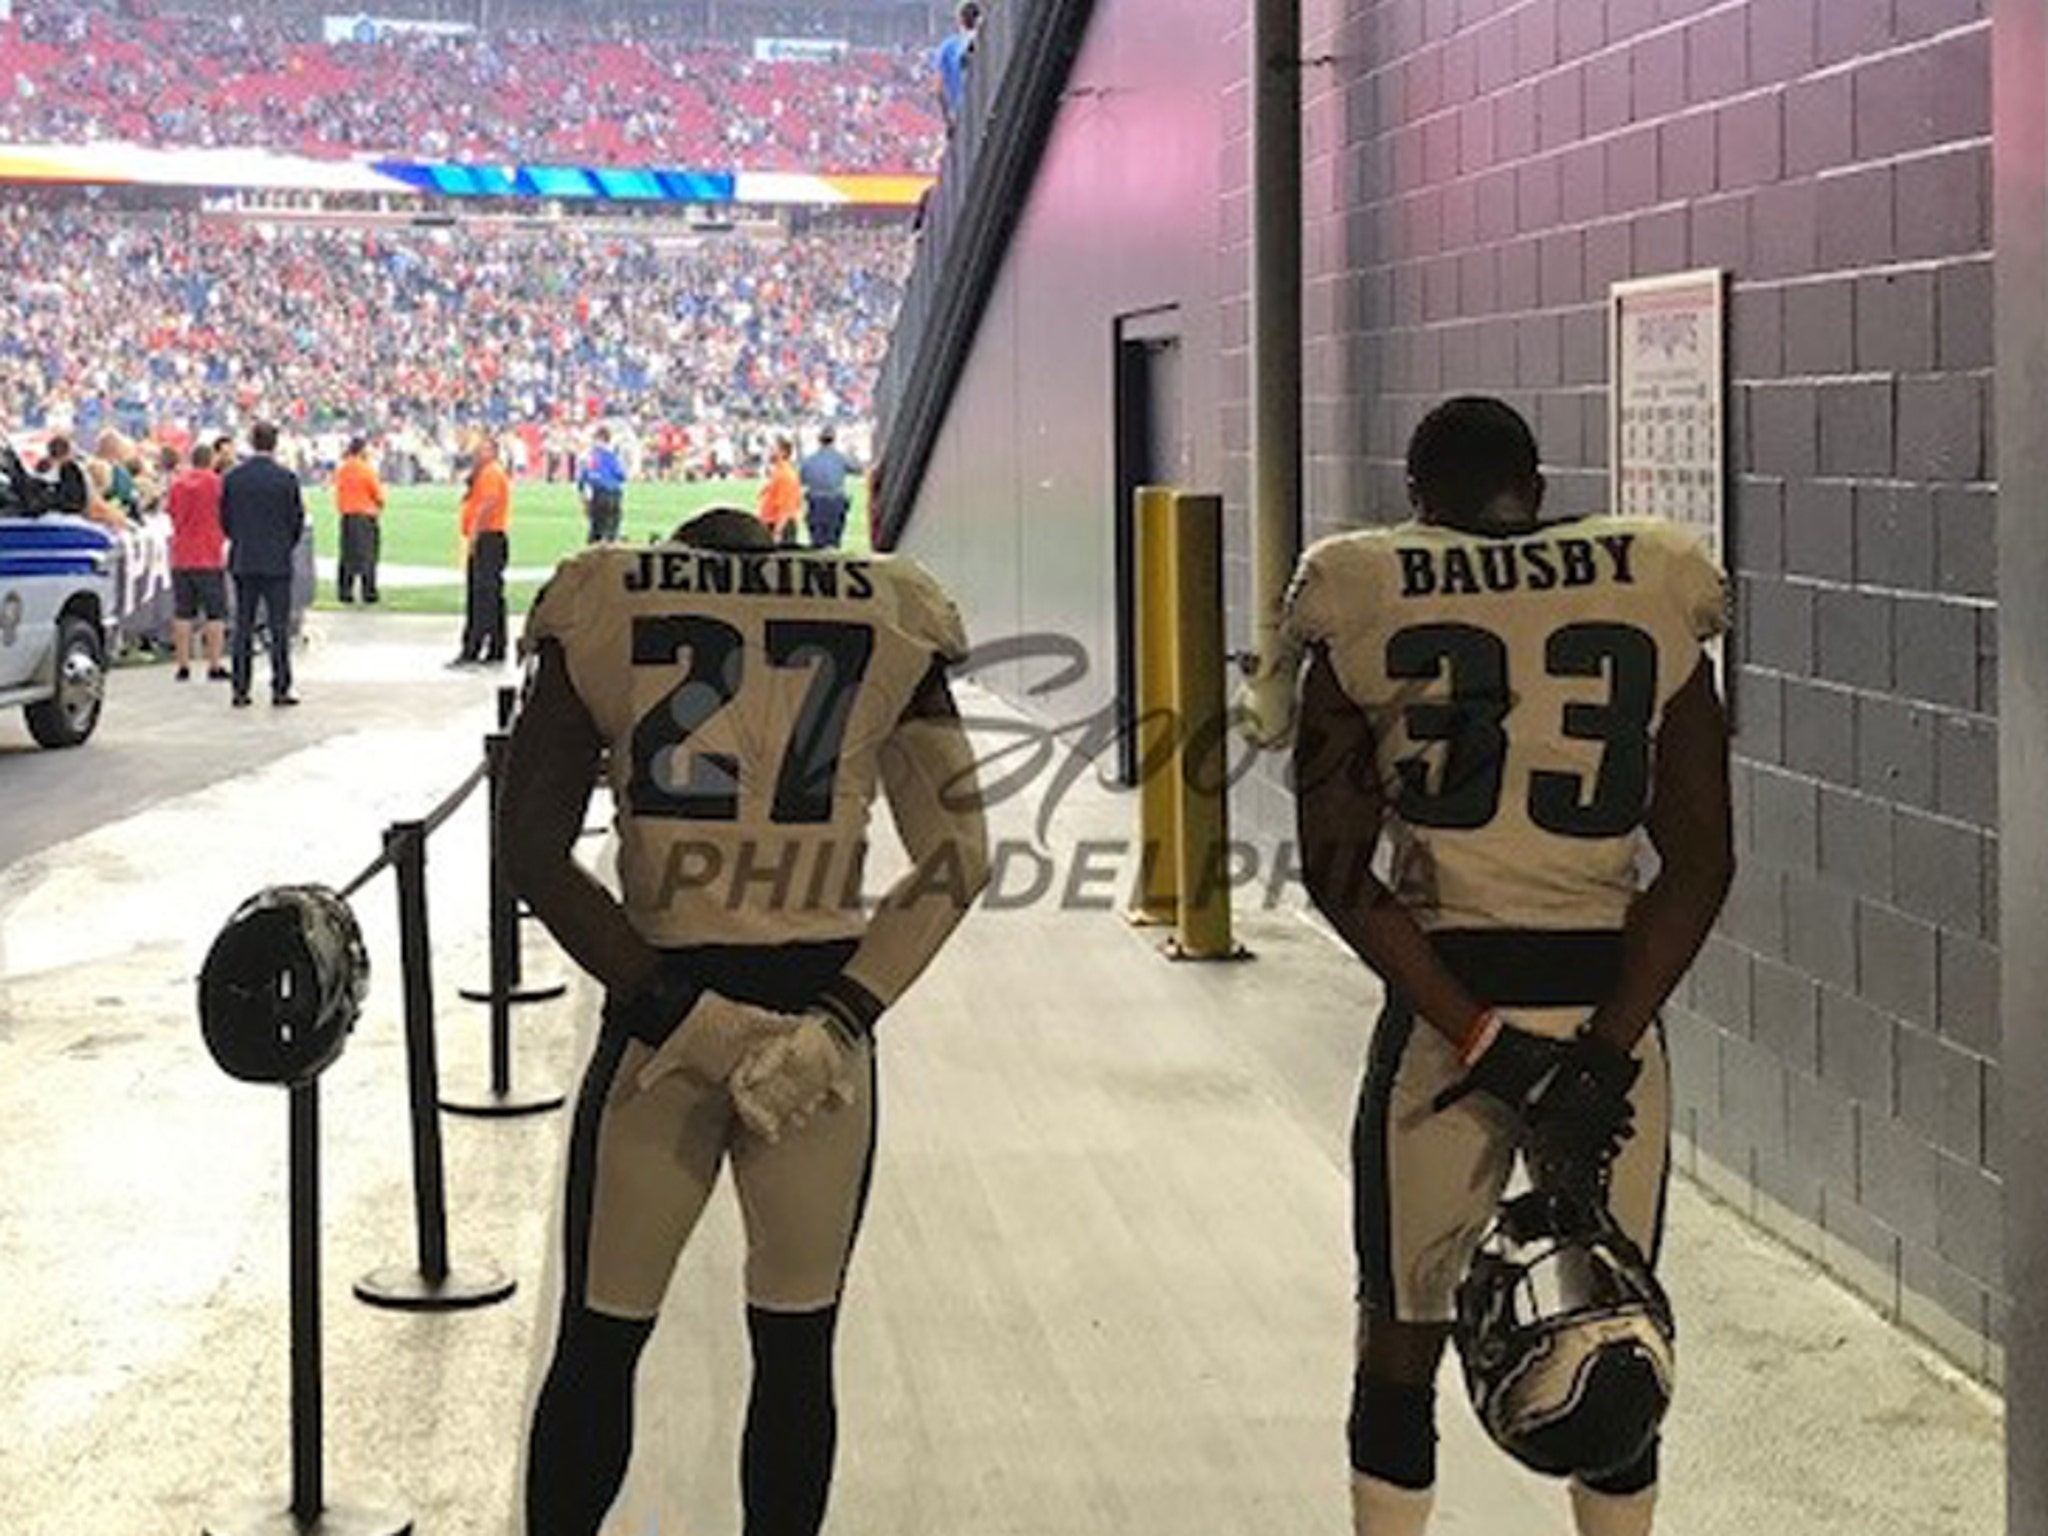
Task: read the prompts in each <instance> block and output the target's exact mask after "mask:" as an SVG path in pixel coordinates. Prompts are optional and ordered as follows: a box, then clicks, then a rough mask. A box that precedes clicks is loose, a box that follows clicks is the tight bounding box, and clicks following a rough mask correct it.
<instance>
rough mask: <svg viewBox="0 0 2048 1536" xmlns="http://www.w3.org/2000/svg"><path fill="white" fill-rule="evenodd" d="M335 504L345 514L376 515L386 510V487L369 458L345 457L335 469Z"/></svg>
mask: <svg viewBox="0 0 2048 1536" xmlns="http://www.w3.org/2000/svg"><path fill="white" fill-rule="evenodd" d="M334 505H335V507H336V508H337V509H338V510H339V511H340V512H341V513H342V514H343V515H344V516H348V515H350V514H353V513H361V514H363V515H364V516H366V517H375V516H376V515H377V514H378V513H379V512H381V511H383V510H384V487H383V486H382V485H380V484H378V482H377V471H376V470H374V469H372V468H370V464H369V461H368V460H367V459H343V460H342V461H341V463H340V464H339V465H338V466H336V468H335V471H334Z"/></svg>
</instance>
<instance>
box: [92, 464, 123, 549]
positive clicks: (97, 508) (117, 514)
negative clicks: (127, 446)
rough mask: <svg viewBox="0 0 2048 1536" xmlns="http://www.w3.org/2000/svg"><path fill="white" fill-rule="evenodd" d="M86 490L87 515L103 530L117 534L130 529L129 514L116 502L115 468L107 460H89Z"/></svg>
mask: <svg viewBox="0 0 2048 1536" xmlns="http://www.w3.org/2000/svg"><path fill="white" fill-rule="evenodd" d="M85 490H86V502H85V515H86V516H87V517H89V518H91V519H92V520H93V521H94V522H96V523H98V524H99V525H100V526H101V527H102V528H106V529H110V530H112V531H113V532H115V533H121V532H125V531H126V530H127V527H128V514H127V512H126V511H125V510H124V509H123V508H122V506H121V504H120V503H119V502H117V501H115V500H114V466H113V465H111V464H109V463H108V462H107V461H106V460H105V459H99V458H93V459H87V460H86V461H85Z"/></svg>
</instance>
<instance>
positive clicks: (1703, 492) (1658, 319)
mask: <svg viewBox="0 0 2048 1536" xmlns="http://www.w3.org/2000/svg"><path fill="white" fill-rule="evenodd" d="M1725 291H1726V281H1725V278H1724V277H1723V274H1722V273H1720V272H1719V271H1700V272H1681V273H1677V274H1675V275H1673V276H1670V277H1652V278H1643V279H1639V280H1637V281H1634V282H1626V283H1616V284H1615V285H1614V286H1613V288H1612V289H1611V290H1610V291H1609V297H1608V334H1609V341H1610V346H1611V350H1612V357H1611V362H1612V363H1613V370H1612V373H1611V375H1610V377H1611V378H1612V379H1613V381H1614V382H1613V388H1612V391H1611V393H1610V396H1609V403H1608V419H1609V425H1608V430H1609V437H1610V445H1609V446H1610V450H1611V451H1610V453H1609V455H1608V465H1609V469H1608V474H1609V476H1610V479H1611V482H1612V497H1611V506H1612V510H1613V511H1615V512H1617V513H1620V514H1622V515H1625V516H1636V515H1642V514H1649V515H1652V516H1656V517H1668V518H1670V519H1671V520H1672V521H1674V522H1680V523H1689V524H1692V525H1693V526H1694V527H1696V528H1698V529H1699V531H1700V533H1701V534H1702V536H1703V537H1705V539H1706V540H1707V545H1708V548H1710V549H1711V550H1712V551H1713V553H1714V558H1715V559H1717V560H1725V558H1726V557H1725V552H1724V549H1723V545H1724V542H1725V539H1724V536H1725V534H1726V531H1727V530H1726V518H1727V470H1728V464H1727V441H1728V437H1727V423H1728V407H1727V387H1726V384H1725V382H1724V380H1725V377H1726V354H1727V341H1726V337H1727V331H1726V328H1725V327H1724V325H1723V323H1722V296H1723V294H1724V293H1725Z"/></svg>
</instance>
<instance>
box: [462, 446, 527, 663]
mask: <svg viewBox="0 0 2048 1536" xmlns="http://www.w3.org/2000/svg"><path fill="white" fill-rule="evenodd" d="M511 526H512V481H511V479H510V478H509V477H508V476H507V475H506V474H505V470H504V467H503V466H502V465H500V464H499V463H498V444H497V440H496V439H494V438H491V437H488V436H486V437H481V438H479V439H477V445H476V467H475V468H474V469H472V470H471V471H470V472H469V489H468V491H467V492H466V493H465V494H464V496H463V498H462V538H463V543H464V545H465V547H466V549H467V551H468V557H467V560H466V562H465V569H466V570H467V572H468V576H469V581H468V589H467V600H466V602H465V603H464V606H463V614H462V650H461V652H460V653H459V654H458V655H457V656H456V658H455V660H454V661H453V662H451V663H450V665H451V666H457V667H473V666H478V665H484V666H493V665H496V664H497V663H499V662H502V661H503V660H504V659H505V564H506V561H507V560H508V559H509V558H510V555H511V549H512V546H511V538H510V529H511Z"/></svg>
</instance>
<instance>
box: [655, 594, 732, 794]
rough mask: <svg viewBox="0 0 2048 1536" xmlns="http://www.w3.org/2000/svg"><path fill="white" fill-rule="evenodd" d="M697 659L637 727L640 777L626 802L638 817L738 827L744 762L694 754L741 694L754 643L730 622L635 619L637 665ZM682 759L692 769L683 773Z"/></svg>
mask: <svg viewBox="0 0 2048 1536" xmlns="http://www.w3.org/2000/svg"><path fill="white" fill-rule="evenodd" d="M686 651H687V652H688V653H689V657H690V670H689V671H688V672H687V673H685V674H684V676H683V680H682V681H681V682H679V683H677V684H676V685H675V687H673V688H671V689H670V690H669V691H668V692H667V693H666V694H665V695H663V697H662V700H661V702H660V703H659V704H657V705H655V706H654V708H653V709H651V710H649V711H648V712H647V713H646V714H645V715H644V716H642V717H641V720H640V723H639V724H638V725H636V726H634V727H633V777H632V780H631V782H630V784H629V785H628V787H627V791H626V799H627V803H628V804H629V805H630V807H631V808H632V811H633V814H634V815H635V816H672V817H677V818H680V819H682V820H685V821H736V820H738V818H739V814H740V765H739V760H738V759H737V758H734V757H730V756H727V755H725V754H722V753H710V752H696V753H693V752H691V751H689V749H688V748H689V740H690V736H691V734H692V733H693V732H695V731H697V730H699V729H700V728H701V727H702V726H703V724H704V722H705V721H707V720H709V719H710V718H711V717H712V716H713V715H715V714H717V713H718V712H719V711H720V710H721V709H724V708H725V707H726V705H728V704H730V703H731V702H732V701H733V700H734V699H735V698H737V697H738V696H739V691H740V683H741V681H742V677H743V674H744V672H745V663H746V654H747V653H746V637H745V636H744V635H742V634H741V633H740V632H739V631H738V630H736V629H734V628H733V627H732V626H731V625H730V624H724V623H721V622H719V621H718V620H717V619H708V618H705V617H703V616H702V615H698V614H693V615H689V616H686V617H674V616H667V615H663V616H659V617H647V618H638V619H635V620H634V621H633V665H634V666H636V667H668V666H673V665H674V664H675V661H676V658H677V657H678V656H681V655H682V654H683V653H684V652H686ZM678 754H680V755H681V757H682V759H683V760H685V761H687V763H688V765H689V766H688V768H687V769H686V770H685V771H684V772H681V773H678V772H676V771H675V767H674V765H675V763H676V762H677V759H678Z"/></svg>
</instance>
